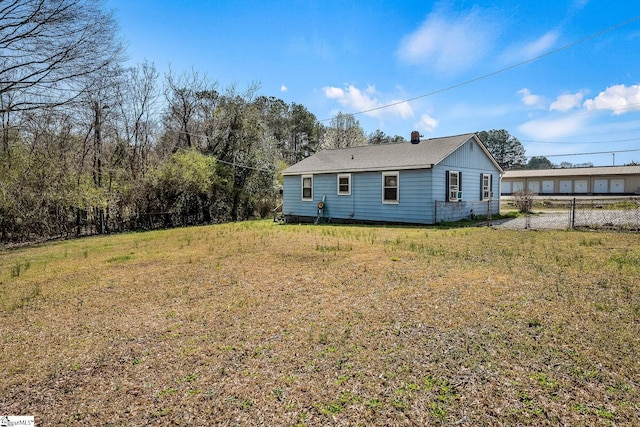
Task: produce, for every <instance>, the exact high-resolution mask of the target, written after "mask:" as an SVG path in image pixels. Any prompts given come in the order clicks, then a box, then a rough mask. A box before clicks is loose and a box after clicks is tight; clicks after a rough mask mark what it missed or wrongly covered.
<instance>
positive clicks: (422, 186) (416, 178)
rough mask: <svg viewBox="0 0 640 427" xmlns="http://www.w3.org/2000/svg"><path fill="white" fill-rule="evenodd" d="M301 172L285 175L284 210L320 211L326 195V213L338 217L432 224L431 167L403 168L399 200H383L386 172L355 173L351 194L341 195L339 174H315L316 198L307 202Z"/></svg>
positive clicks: (289, 212)
mask: <svg viewBox="0 0 640 427" xmlns="http://www.w3.org/2000/svg"><path fill="white" fill-rule="evenodd" d="M300 185H301V184H300V176H285V177H284V192H283V202H284V205H283V213H284V214H286V215H294V216H312V217H315V216H316V215H317V204H318V202H319V201H321V200H322V199H323V197H324V199H325V206H326V207H325V212H324V213H325V215H326V216H328V217H331V218H335V219H354V220H363V221H387V222H407V223H417V224H432V223H433V213H434V202H433V199H432V197H431V187H432V185H431V171H430V170H429V169H421V170H408V171H402V170H401V171H399V189H398V191H399V193H398V194H399V199H400V200H399V203H397V204H387V203H382V172H362V173H352V175H351V194H350V195H348V196H343V195H338V181H337V174H319V175H313V199H314V200H313V202H311V201H309V202H303V201H302V195H301V189H300Z"/></svg>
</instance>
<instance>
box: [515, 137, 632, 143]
mask: <svg viewBox="0 0 640 427" xmlns="http://www.w3.org/2000/svg"><path fill="white" fill-rule="evenodd" d="M520 141H521V142H533V143H535V144H610V143H613V142H631V141H640V138H630V139H614V140H611V141H573V142H569V141H536V140H533V139H520Z"/></svg>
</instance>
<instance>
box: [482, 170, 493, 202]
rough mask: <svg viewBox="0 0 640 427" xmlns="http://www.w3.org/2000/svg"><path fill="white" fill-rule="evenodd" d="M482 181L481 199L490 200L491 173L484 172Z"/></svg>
mask: <svg viewBox="0 0 640 427" xmlns="http://www.w3.org/2000/svg"><path fill="white" fill-rule="evenodd" d="M480 183H481V185H482V187H481V189H480V191H481V199H480V200H490V199H491V174H489V173H483V174H482V175H481V176H480Z"/></svg>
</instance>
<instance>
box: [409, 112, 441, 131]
mask: <svg viewBox="0 0 640 427" xmlns="http://www.w3.org/2000/svg"><path fill="white" fill-rule="evenodd" d="M437 127H438V120H437V119H434V118H433V117H431V116H430V115H428V114H423V115H422V116H420V121H419V122H418V123H416V125H415V128H416V129H420V130H424V131H425V132H433V131H434V130H436V128H437Z"/></svg>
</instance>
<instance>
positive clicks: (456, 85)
mask: <svg viewBox="0 0 640 427" xmlns="http://www.w3.org/2000/svg"><path fill="white" fill-rule="evenodd" d="M638 19H640V15H638V16H635V17H633V18H631V19H629V20H627V21H624V22H621V23H619V24H616V25H613V26H611V27H609V28H605V29H604V30H601V31H598V32H596V33H593V34H591V35H589V36H587V37H584V38H582V39H579V40H576V41H574V42H571V43H569V44H566V45H564V46H561V47H559V48H557V49H553V50H550V51H548V52H546V53H543V54H542V55H538V56H535V57H533V58H530V59H527V60H525V61H522V62H518V63H517V64H514V65H510V66H508V67H505V68H501V69H499V70H497V71H493V72H491V73H488V74H483V75H481V76H479V77H475V78H473V79H470V80H465V81H463V82H461V83H457V84H454V85H452V86H447V87H444V88H442V89H438V90H434V91H433V92H428V93H425V94H422V95H418V96H414V97H413V98H408V99H405V100H402V101H396V102H392V103H390V104H385V105H381V106H379V107H374V108H369V109H368V110H362V111H358V112H355V113H350V114H351V115H354V116H355V115H358V114H365V113H370V112H372V111H377V110H382V109H385V108H390V107H395V106H396V105H400V104H405V103H407V102H412V101H415V100H416V99H420V98H426V97H428V96H433V95H436V94H439V93H442V92H447V91H449V90H452V89H456V88H459V87H461V86H466V85H468V84H471V83H475V82H477V81H480V80H484V79H487V78H489V77H493V76H495V75H497V74H501V73H504V72H506V71H509V70H513V69H514V68H518V67H521V66H523V65H526V64H529V63H531V62H534V61H537V60H539V59H542V58H544V57H547V56H550V55H553V54H555V53H558V52H561V51H563V50H566V49H569V48H571V47H574V46H577V45H579V44H581V43H584V42H586V41H588V40H591V39H593V38H596V37H599V36H601V35H603V34H606V33H608V32H611V31H613V30H617V29H618V28H621V27H624V26H625V25H628V24H630V23H632V22H634V21H637V20H638ZM330 120H333V119H332V118H330V119H322V120H318V121H319V122H326V121H330Z"/></svg>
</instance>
